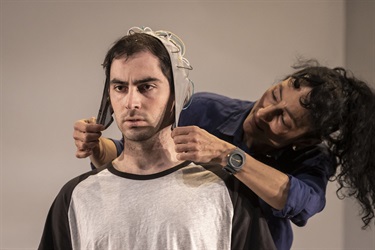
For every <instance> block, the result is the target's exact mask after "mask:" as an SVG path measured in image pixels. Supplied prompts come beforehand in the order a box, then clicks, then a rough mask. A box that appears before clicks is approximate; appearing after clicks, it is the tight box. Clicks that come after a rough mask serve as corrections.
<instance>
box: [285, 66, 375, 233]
mask: <svg viewBox="0 0 375 250" xmlns="http://www.w3.org/2000/svg"><path fill="white" fill-rule="evenodd" d="M294 68H295V69H297V70H298V71H297V72H295V73H293V74H291V75H289V76H288V77H287V78H289V77H290V78H291V82H292V84H293V86H294V87H295V88H299V87H300V86H308V87H311V88H312V90H311V91H310V92H309V93H308V95H307V96H305V97H303V98H301V99H300V103H301V105H302V106H303V107H304V108H306V109H308V110H309V115H310V122H311V127H312V129H313V130H312V134H311V135H310V136H313V137H315V138H319V139H321V140H323V141H325V142H327V143H328V145H329V146H330V149H331V151H332V152H333V153H334V154H335V155H336V157H337V159H338V165H337V166H336V168H337V167H339V171H337V173H336V178H335V179H336V180H337V181H338V183H339V189H338V192H339V191H340V190H341V191H343V189H345V190H347V193H345V194H342V195H341V196H339V197H341V198H344V197H346V196H349V197H350V196H353V197H355V198H356V199H357V200H358V201H359V203H360V205H361V208H362V210H361V214H362V220H363V222H364V226H363V227H364V228H366V227H367V226H368V225H369V223H370V222H371V220H372V219H373V218H374V209H375V155H374V154H375V128H374V127H375V125H374V123H375V121H374V120H375V118H374V117H375V115H374V113H375V94H374V91H373V90H372V89H371V88H370V87H369V86H368V85H367V84H366V83H365V82H363V81H361V80H359V79H356V78H355V77H354V76H353V74H351V73H350V72H348V71H347V70H345V69H344V68H341V67H338V68H333V69H330V68H327V67H322V66H319V64H318V62H317V61H315V60H309V61H305V62H303V63H300V64H299V65H295V66H294ZM336 170H337V169H336ZM337 194H338V195H339V193H337Z"/></svg>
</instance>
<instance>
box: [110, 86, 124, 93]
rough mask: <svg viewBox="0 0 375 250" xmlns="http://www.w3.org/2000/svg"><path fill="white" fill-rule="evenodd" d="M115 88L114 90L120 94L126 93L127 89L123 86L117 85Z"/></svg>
mask: <svg viewBox="0 0 375 250" xmlns="http://www.w3.org/2000/svg"><path fill="white" fill-rule="evenodd" d="M113 88H114V90H116V91H118V92H123V91H126V87H125V86H123V85H115V86H114V87H113Z"/></svg>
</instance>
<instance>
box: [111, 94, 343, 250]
mask: <svg viewBox="0 0 375 250" xmlns="http://www.w3.org/2000/svg"><path fill="white" fill-rule="evenodd" d="M253 106H254V102H248V101H242V100H238V99H232V98H229V97H225V96H221V95H217V94H213V93H197V94H195V95H193V99H192V102H191V104H190V106H189V107H188V108H187V109H185V110H183V111H182V112H181V116H180V121H179V126H188V125H196V126H198V127H200V128H202V129H205V130H206V131H208V132H210V133H211V134H213V135H215V136H217V137H219V138H220V139H222V140H225V141H227V142H229V143H231V144H233V145H236V146H238V147H239V148H241V149H242V150H244V151H245V152H247V153H248V154H249V155H251V156H252V157H254V158H255V159H257V160H259V161H261V162H263V163H265V164H267V165H269V166H272V167H274V168H276V169H278V170H280V171H282V172H284V173H285V174H287V175H288V176H289V180H290V190H289V193H288V198H287V202H286V204H285V207H284V208H283V209H282V210H276V209H274V208H272V207H271V206H269V205H268V204H267V203H265V202H264V201H263V200H261V199H260V204H261V207H262V210H263V213H264V216H265V217H266V219H267V222H268V225H269V228H270V231H271V234H272V237H273V240H274V242H275V245H276V247H277V249H281V250H284V249H290V248H291V246H292V242H293V231H292V227H291V223H290V222H293V223H294V224H295V225H297V226H304V225H306V223H307V220H308V219H309V218H310V217H311V216H313V215H314V214H316V213H318V212H320V211H321V210H323V208H324V206H325V202H326V201H325V194H326V187H327V182H328V180H329V177H331V176H332V175H333V174H334V169H335V164H336V161H335V158H334V157H333V155H331V154H330V153H329V151H328V150H327V149H326V148H325V147H324V146H323V145H317V146H312V147H309V148H304V149H302V150H298V151H294V150H292V148H291V147H286V148H283V149H280V150H279V151H278V152H276V154H274V155H272V156H267V155H263V154H255V153H254V152H252V151H251V149H249V148H248V147H247V146H246V145H245V143H244V142H243V133H244V131H243V127H242V124H243V122H244V120H245V119H246V117H247V115H248V114H249V113H250V111H251V109H252V108H253ZM114 142H115V144H116V147H117V151H118V154H120V153H121V152H122V150H123V144H122V141H116V140H114Z"/></svg>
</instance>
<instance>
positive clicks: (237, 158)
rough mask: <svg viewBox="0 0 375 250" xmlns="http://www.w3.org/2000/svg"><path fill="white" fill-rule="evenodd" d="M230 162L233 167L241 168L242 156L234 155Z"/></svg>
mask: <svg viewBox="0 0 375 250" xmlns="http://www.w3.org/2000/svg"><path fill="white" fill-rule="evenodd" d="M229 161H230V164H231V165H232V166H233V167H240V166H241V165H242V162H243V158H242V156H241V155H240V154H233V155H231V157H230V159H229Z"/></svg>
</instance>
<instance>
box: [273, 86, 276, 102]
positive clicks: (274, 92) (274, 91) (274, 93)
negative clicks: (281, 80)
mask: <svg viewBox="0 0 375 250" xmlns="http://www.w3.org/2000/svg"><path fill="white" fill-rule="evenodd" d="M272 98H273V100H274V101H277V97H276V89H274V90H272Z"/></svg>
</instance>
